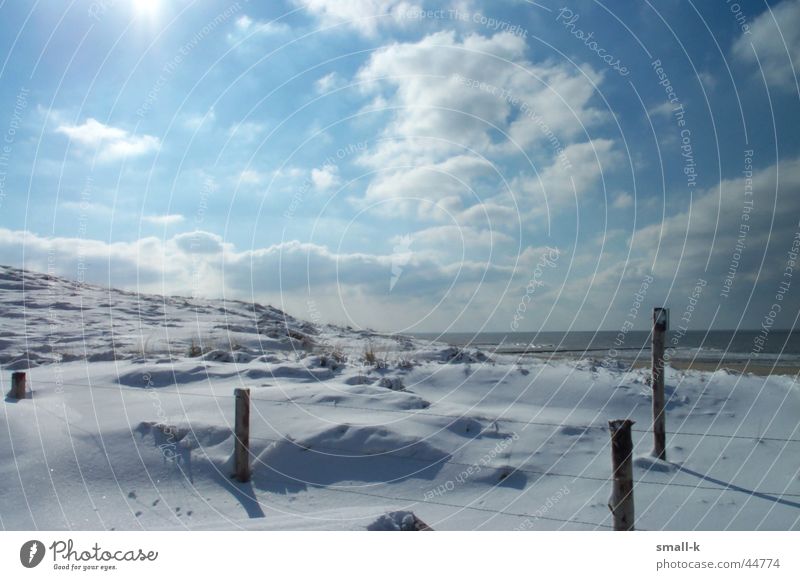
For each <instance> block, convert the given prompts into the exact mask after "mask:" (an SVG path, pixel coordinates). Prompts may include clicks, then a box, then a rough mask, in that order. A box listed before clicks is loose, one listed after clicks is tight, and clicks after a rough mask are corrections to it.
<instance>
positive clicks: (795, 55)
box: [733, 0, 800, 90]
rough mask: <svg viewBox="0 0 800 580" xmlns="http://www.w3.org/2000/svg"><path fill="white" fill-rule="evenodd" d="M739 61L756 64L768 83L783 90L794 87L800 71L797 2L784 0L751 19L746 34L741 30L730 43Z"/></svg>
mask: <svg viewBox="0 0 800 580" xmlns="http://www.w3.org/2000/svg"><path fill="white" fill-rule="evenodd" d="M733 54H734V56H735V57H736V58H737V59H739V60H740V61H742V62H744V63H747V64H750V65H754V66H758V64H759V63H760V65H761V70H762V71H763V72H764V77H765V78H766V79H767V82H768V83H769V84H770V85H772V86H775V87H780V88H782V89H788V90H796V87H797V72H798V70H800V2H798V1H797V0H783V2H781V3H780V4H778V5H776V6H774V7H773V8H769V7H767V10H766V11H764V12H762V13H761V14H760V15H759V16H758V17H756V19H755V20H754V21H753V24H752V25H751V26H750V30H749V34H747V33H742V34H741V35H740V36H739V38H738V39H737V40H736V42H735V43H734V45H733Z"/></svg>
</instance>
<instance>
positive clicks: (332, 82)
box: [314, 72, 341, 94]
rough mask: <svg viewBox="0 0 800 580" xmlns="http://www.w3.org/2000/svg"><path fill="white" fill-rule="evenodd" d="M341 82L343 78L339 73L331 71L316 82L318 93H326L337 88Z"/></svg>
mask: <svg viewBox="0 0 800 580" xmlns="http://www.w3.org/2000/svg"><path fill="white" fill-rule="evenodd" d="M340 83H341V79H340V78H339V75H337V74H336V72H330V73H328V74H326V75H325V76H324V77H320V78H318V79H317V80H316V81H315V82H314V87H315V88H316V90H317V92H318V93H320V94H324V93H327V92H330V91H331V90H333V89H335V88H336V87H337V86H339V84H340Z"/></svg>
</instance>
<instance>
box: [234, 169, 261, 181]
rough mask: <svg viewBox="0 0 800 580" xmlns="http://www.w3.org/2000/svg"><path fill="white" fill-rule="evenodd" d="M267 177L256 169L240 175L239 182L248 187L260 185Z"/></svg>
mask: <svg viewBox="0 0 800 580" xmlns="http://www.w3.org/2000/svg"><path fill="white" fill-rule="evenodd" d="M265 178H266V176H265V175H264V174H263V173H261V172H259V171H256V170H255V169H245V170H244V171H242V172H241V173H240V174H239V181H241V182H242V183H245V184H248V185H259V184H261V183H263V182H264V179H265Z"/></svg>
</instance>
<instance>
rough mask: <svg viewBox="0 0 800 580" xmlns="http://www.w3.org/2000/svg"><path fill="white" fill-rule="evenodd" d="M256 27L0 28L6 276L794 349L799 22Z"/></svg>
mask: <svg viewBox="0 0 800 580" xmlns="http://www.w3.org/2000/svg"><path fill="white" fill-rule="evenodd" d="M265 4H267V3H256V2H245V1H239V2H191V1H181V0H175V1H170V0H96V1H94V2H88V1H82V0H76V1H74V2H72V3H59V5H58V7H54V6H52V5H51V4H49V3H30V2H21V1H14V0H11V1H6V2H3V3H2V4H0V27H2V35H0V55H2V59H3V60H2V64H1V65H0V67H1V68H0V79H2V82H0V102H1V103H2V108H1V109H0V131H2V133H3V140H4V143H3V144H2V146H3V147H5V149H0V153H2V157H0V187H1V189H0V262H3V263H7V264H12V265H16V266H22V265H24V266H25V267H28V268H32V269H36V270H42V271H51V272H53V273H56V274H59V275H64V276H68V277H71V278H77V279H83V280H86V281H89V282H94V283H101V284H110V285H114V286H119V287H125V288H129V289H138V290H140V291H142V292H159V293H178V294H185V295H187V294H194V295H198V296H209V297H218V296H225V297H229V298H237V299H245V300H257V301H260V302H269V303H272V304H274V305H277V306H281V307H283V308H285V309H286V310H288V311H289V312H291V313H293V314H295V315H298V316H301V317H305V318H319V319H323V320H330V321H335V322H342V323H348V324H351V325H353V326H369V327H373V328H378V329H383V330H404V331H412V330H415V331H439V330H445V329H449V330H459V331H474V330H479V329H483V330H498V331H505V330H509V329H511V328H512V326H513V327H515V328H517V329H518V330H538V329H541V328H544V329H549V330H557V329H576V330H577V329H581V330H583V329H595V328H605V329H611V330H614V329H618V328H620V327H621V325H623V324H624V323H625V321H626V320H627V321H630V322H631V323H632V324H633V325H634V327H636V328H646V327H647V324H648V312H649V308H650V307H651V306H654V305H660V304H666V305H668V306H669V307H670V308H672V310H673V319H674V320H676V321H677V320H679V319H680V318H681V317H682V316H683V315H684V314H686V313H689V314H690V317H689V319H690V320H691V324H690V326H691V327H692V328H703V327H705V326H707V325H710V324H712V325H714V326H715V327H718V328H733V327H738V326H744V327H749V328H757V327H759V325H760V324H761V323H762V322H763V321H764V319H765V317H768V314H769V312H770V311H771V310H774V309H773V308H772V306H773V304H775V303H778V302H779V303H780V306H781V311H780V313H779V316H777V317H773V318H774V324H775V326H776V327H783V328H786V327H793V326H794V324H795V318H796V317H797V312H798V304H800V299H798V296H800V279H796V280H795V281H794V282H792V274H793V270H792V271H789V270H787V267H789V266H790V264H789V261H790V260H791V256H790V252H792V242H793V240H794V236H795V233H796V232H798V231H799V228H800V226H799V225H798V220H800V151H799V150H798V148H799V147H800V142H799V137H800V133H798V131H797V127H798V121H800V108H799V107H798V98H799V97H800V91H798V81H797V75H796V73H797V69H798V65H800V32H798V31H800V2H798V1H796V0H794V1H793V0H783V1H782V2H757V1H753V2H746V1H744V2H738V3H734V2H725V1H720V2H713V3H707V2H702V3H701V2H694V3H693V2H688V1H667V2H658V3H657V5H656V4H655V3H649V2H644V3H642V2H615V3H613V5H604V4H602V3H600V2H589V1H574V2H570V3H555V2H549V1H547V0H545V1H543V2H538V3H534V2H526V1H507V2H478V1H469V0H462V1H454V2H438V3H437V2H432V3H417V2H415V1H414V0H407V1H393V0H385V1H380V0H355V1H351V2H335V1H333V0H287V1H285V2H270V3H268V4H267V5H265ZM670 99H671V101H672V102H670ZM749 172H751V173H749ZM750 179H751V181H749V180H750ZM798 275H799V276H800V274H798ZM651 279H652V282H649V280H651ZM782 282H784V283H785V282H788V283H789V287H788V291H786V292H785V293H784V294H781V296H782V298H781V299H780V300H779V301H778V300H777V298H776V294H777V293H778V290H779V288H780V284H781V283H782ZM698 285H699V286H700V288H701V290H700V291H697V290H696V288H697V287H698ZM642 290H644V295H642ZM693 294H694V297H693ZM639 302H641V303H642V307H641V308H638V309H637V308H636V305H637V304H638V303H639Z"/></svg>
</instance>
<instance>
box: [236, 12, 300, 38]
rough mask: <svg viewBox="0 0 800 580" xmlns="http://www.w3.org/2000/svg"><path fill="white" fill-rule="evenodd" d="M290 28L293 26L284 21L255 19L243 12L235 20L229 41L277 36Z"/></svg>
mask: <svg viewBox="0 0 800 580" xmlns="http://www.w3.org/2000/svg"><path fill="white" fill-rule="evenodd" d="M289 30H291V28H290V27H289V25H288V24H286V23H284V22H273V21H267V20H255V19H253V18H251V17H250V16H248V15H247V14H242V15H241V16H239V18H237V19H236V21H235V22H234V31H233V32H231V33H229V34H228V41H229V42H232V43H238V42H242V41H243V40H245V39H252V38H254V37H258V36H277V35H279V34H284V33H286V32H288V31H289Z"/></svg>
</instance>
